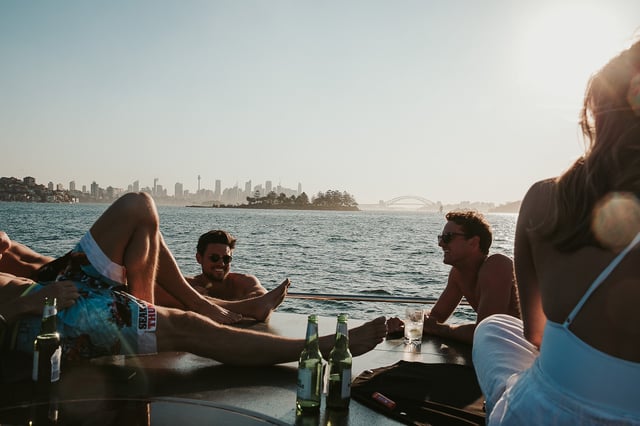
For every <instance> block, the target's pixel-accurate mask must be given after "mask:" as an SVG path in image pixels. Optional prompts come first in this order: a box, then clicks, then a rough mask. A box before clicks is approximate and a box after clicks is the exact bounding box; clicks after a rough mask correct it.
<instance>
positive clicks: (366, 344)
mask: <svg viewBox="0 0 640 426" xmlns="http://www.w3.org/2000/svg"><path fill="white" fill-rule="evenodd" d="M157 309H158V331H157V337H158V350H159V351H160V352H164V351H185V352H191V353H193V354H196V355H200V356H203V357H207V358H211V359H215V360H217V361H220V362H223V363H227V364H237V365H272V364H279V363H283V362H291V361H295V360H297V359H298V357H299V356H300V352H301V351H302V348H303V347H304V339H291V338H287V337H282V336H277V335H273V334H268V333H261V332H256V331H253V330H246V329H239V328H234V327H229V326H226V325H221V324H219V323H217V322H215V321H212V320H210V319H209V318H206V317H204V316H202V315H198V314H196V313H194V312H188V311H181V310H178V309H171V308H164V307H157ZM385 335H386V326H385V318H384V317H380V318H376V319H375V320H373V321H369V322H367V323H365V324H363V325H361V326H359V327H356V328H354V329H352V330H350V332H349V339H350V348H351V351H352V353H353V355H354V356H357V355H361V354H363V353H365V352H368V351H370V350H371V349H373V348H375V347H376V345H378V344H379V343H380V342H382V340H383V339H384V336H385ZM334 340H335V337H334V336H333V335H328V336H323V337H321V338H320V347H321V351H322V352H323V354H328V353H329V351H330V350H331V347H333V343H334Z"/></svg>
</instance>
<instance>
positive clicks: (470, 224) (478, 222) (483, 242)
mask: <svg viewBox="0 0 640 426" xmlns="http://www.w3.org/2000/svg"><path fill="white" fill-rule="evenodd" d="M445 217H446V219H447V220H448V221H451V222H453V223H455V224H456V225H460V226H461V227H462V231H463V232H464V234H465V235H466V237H467V238H471V237H475V236H476V235H477V236H478V237H480V251H481V252H482V253H484V254H489V247H491V243H492V241H493V232H492V231H491V225H489V222H487V220H486V219H485V217H484V216H483V215H482V213H480V212H477V211H475V210H454V211H451V212H449V213H447V215H446V216H445Z"/></svg>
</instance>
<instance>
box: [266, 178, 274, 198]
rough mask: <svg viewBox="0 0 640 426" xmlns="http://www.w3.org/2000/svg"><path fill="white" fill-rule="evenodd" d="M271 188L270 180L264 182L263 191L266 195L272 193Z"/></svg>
mask: <svg viewBox="0 0 640 426" xmlns="http://www.w3.org/2000/svg"><path fill="white" fill-rule="evenodd" d="M272 186H273V184H272V183H271V181H270V180H268V181H266V182H265V183H264V190H265V192H266V193H267V194H268V193H270V192H271V191H272ZM265 195H266V194H265Z"/></svg>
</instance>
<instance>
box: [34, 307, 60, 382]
mask: <svg viewBox="0 0 640 426" xmlns="http://www.w3.org/2000/svg"><path fill="white" fill-rule="evenodd" d="M57 314H58V311H57V309H56V299H55V298H53V299H49V298H47V297H45V299H44V310H43V311H42V324H41V325H40V334H38V336H37V337H36V340H35V341H34V342H33V370H32V377H31V378H32V379H33V381H34V382H37V383H40V384H51V383H56V382H57V381H58V380H60V361H61V358H62V346H61V344H60V334H59V333H58V323H57V321H56V315H57Z"/></svg>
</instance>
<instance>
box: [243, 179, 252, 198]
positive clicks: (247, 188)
mask: <svg viewBox="0 0 640 426" xmlns="http://www.w3.org/2000/svg"><path fill="white" fill-rule="evenodd" d="M244 193H245V194H247V196H249V195H251V181H248V182H245V183H244Z"/></svg>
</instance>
